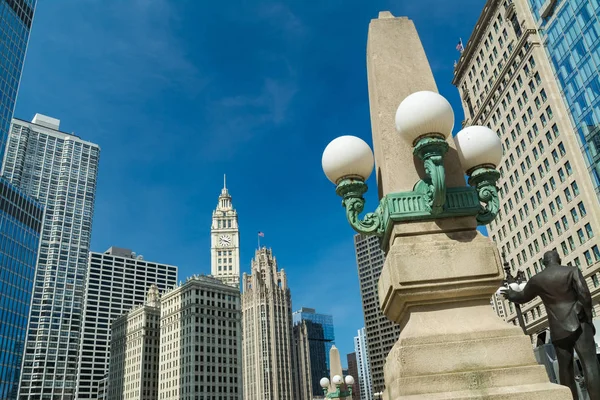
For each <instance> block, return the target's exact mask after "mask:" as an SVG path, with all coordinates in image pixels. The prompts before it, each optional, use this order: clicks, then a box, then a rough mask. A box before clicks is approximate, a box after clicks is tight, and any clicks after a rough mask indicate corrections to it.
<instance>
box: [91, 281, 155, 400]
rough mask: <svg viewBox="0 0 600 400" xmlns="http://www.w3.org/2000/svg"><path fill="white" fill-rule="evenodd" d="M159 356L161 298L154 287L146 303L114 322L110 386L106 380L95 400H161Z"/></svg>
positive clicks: (149, 291) (112, 327) (153, 286)
mask: <svg viewBox="0 0 600 400" xmlns="http://www.w3.org/2000/svg"><path fill="white" fill-rule="evenodd" d="M159 356H160V296H159V292H158V287H157V286H156V285H152V286H151V287H150V289H148V297H147V300H146V302H145V304H142V305H137V306H136V307H135V308H134V309H133V310H131V311H130V312H129V313H127V314H124V315H122V316H120V317H119V318H117V319H115V320H114V321H113V322H112V324H111V339H110V368H109V376H108V385H107V383H106V382H104V381H103V382H102V383H101V385H100V386H101V387H100V389H101V390H100V392H101V393H98V395H97V397H93V398H94V399H100V398H104V397H101V396H105V397H106V398H108V399H109V400H156V399H158V386H159V381H158V372H159V364H160V359H159ZM107 386H108V387H107Z"/></svg>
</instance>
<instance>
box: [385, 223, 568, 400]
mask: <svg viewBox="0 0 600 400" xmlns="http://www.w3.org/2000/svg"><path fill="white" fill-rule="evenodd" d="M399 228H402V229H404V230H406V229H410V228H411V226H401V227H399ZM421 228H423V226H421ZM501 279H502V270H501V268H500V262H499V256H498V252H497V249H496V248H495V247H494V246H493V244H492V243H491V242H490V241H489V239H486V238H484V237H482V236H481V235H480V234H478V233H477V232H475V231H470V230H469V229H464V230H463V231H458V232H445V233H432V234H428V235H411V234H410V233H409V234H405V235H403V236H400V237H398V238H397V239H396V240H395V242H394V243H393V246H391V248H390V251H389V252H388V254H387V257H386V261H385V264H384V267H383V270H382V272H381V277H380V280H379V299H380V302H381V306H382V309H383V310H384V312H385V314H386V315H387V316H388V318H390V319H392V320H394V321H395V322H397V323H399V324H400V326H401V328H402V331H401V333H400V338H399V339H398V342H397V343H396V344H395V345H394V347H393V348H392V350H391V352H390V354H389V355H388V357H387V360H386V364H385V367H384V376H385V386H386V388H385V391H384V399H388V400H409V399H415V400H416V399H428V400H435V399H542V398H543V399H545V400H549V399H557V400H558V399H564V400H567V399H571V392H570V391H569V389H568V388H566V387H564V386H559V385H555V384H551V383H550V382H549V379H548V376H547V374H546V370H545V368H544V367H543V366H542V365H538V364H537V362H536V360H535V357H534V354H533V348H532V346H531V341H530V339H529V337H528V336H525V335H524V334H523V332H522V330H521V329H520V328H518V327H516V326H513V325H509V324H507V323H506V322H504V321H503V320H501V319H500V318H499V317H498V316H497V315H496V314H495V312H494V311H493V310H492V307H491V306H490V297H491V295H492V294H493V293H494V292H495V291H496V289H497V288H498V287H499V286H500V283H501Z"/></svg>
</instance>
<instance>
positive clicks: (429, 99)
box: [396, 91, 454, 146]
mask: <svg viewBox="0 0 600 400" xmlns="http://www.w3.org/2000/svg"><path fill="white" fill-rule="evenodd" d="M453 127H454V111H452V106H451V105H450V103H449V102H448V100H446V99H445V98H444V97H443V96H442V95H440V94H439V93H436V92H430V91H421V92H416V93H413V94H411V95H409V96H407V97H406V98H405V99H404V100H402V102H401V103H400V105H399V106H398V109H397V110H396V130H397V131H398V133H399V134H400V135H401V136H402V137H403V138H404V139H406V140H407V141H409V142H410V143H412V144H413V146H414V145H415V144H416V142H417V140H418V139H419V138H421V137H423V136H429V135H435V136H443V138H444V139H446V138H448V137H449V136H450V134H451V133H452V128H453Z"/></svg>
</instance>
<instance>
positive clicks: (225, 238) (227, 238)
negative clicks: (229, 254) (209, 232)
mask: <svg viewBox="0 0 600 400" xmlns="http://www.w3.org/2000/svg"><path fill="white" fill-rule="evenodd" d="M219 246H221V247H229V246H231V235H220V236H219Z"/></svg>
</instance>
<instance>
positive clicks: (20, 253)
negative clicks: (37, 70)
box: [0, 0, 43, 400]
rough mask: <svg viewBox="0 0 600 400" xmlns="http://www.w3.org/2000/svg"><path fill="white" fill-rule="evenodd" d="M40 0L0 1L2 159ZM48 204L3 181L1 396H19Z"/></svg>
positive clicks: (0, 220)
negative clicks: (36, 265) (45, 210)
mask: <svg viewBox="0 0 600 400" xmlns="http://www.w3.org/2000/svg"><path fill="white" fill-rule="evenodd" d="M35 6H36V0H25V1H21V2H14V1H1V2H0V83H1V85H0V161H1V160H2V159H3V158H4V149H5V147H6V141H7V138H8V131H9V129H10V121H11V119H12V117H13V111H14V109H15V102H16V99H17V92H18V89H19V83H20V81H21V72H22V71H23V63H24V61H25V53H26V51H27V44H28V42H29V33H30V31H31V24H32V21H33V14H34V11H35ZM42 213H43V208H42V207H41V206H40V205H39V204H37V203H36V202H35V201H34V200H33V199H32V198H30V197H28V196H27V194H26V193H24V192H22V191H20V190H19V189H18V188H16V187H14V186H13V185H11V184H10V182H8V181H6V180H4V179H1V180H0V257H1V261H0V292H2V293H3V294H4V296H5V297H4V301H0V321H3V322H4V323H3V324H0V399H11V400H12V399H16V398H17V391H18V384H19V379H20V374H21V365H22V357H23V350H24V339H25V333H26V329H27V320H28V317H29V310H30V308H29V307H30V303H31V295H32V289H33V279H34V273H35V264H36V262H37V255H38V245H39V240H40V228H41V225H40V223H41V218H42Z"/></svg>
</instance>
